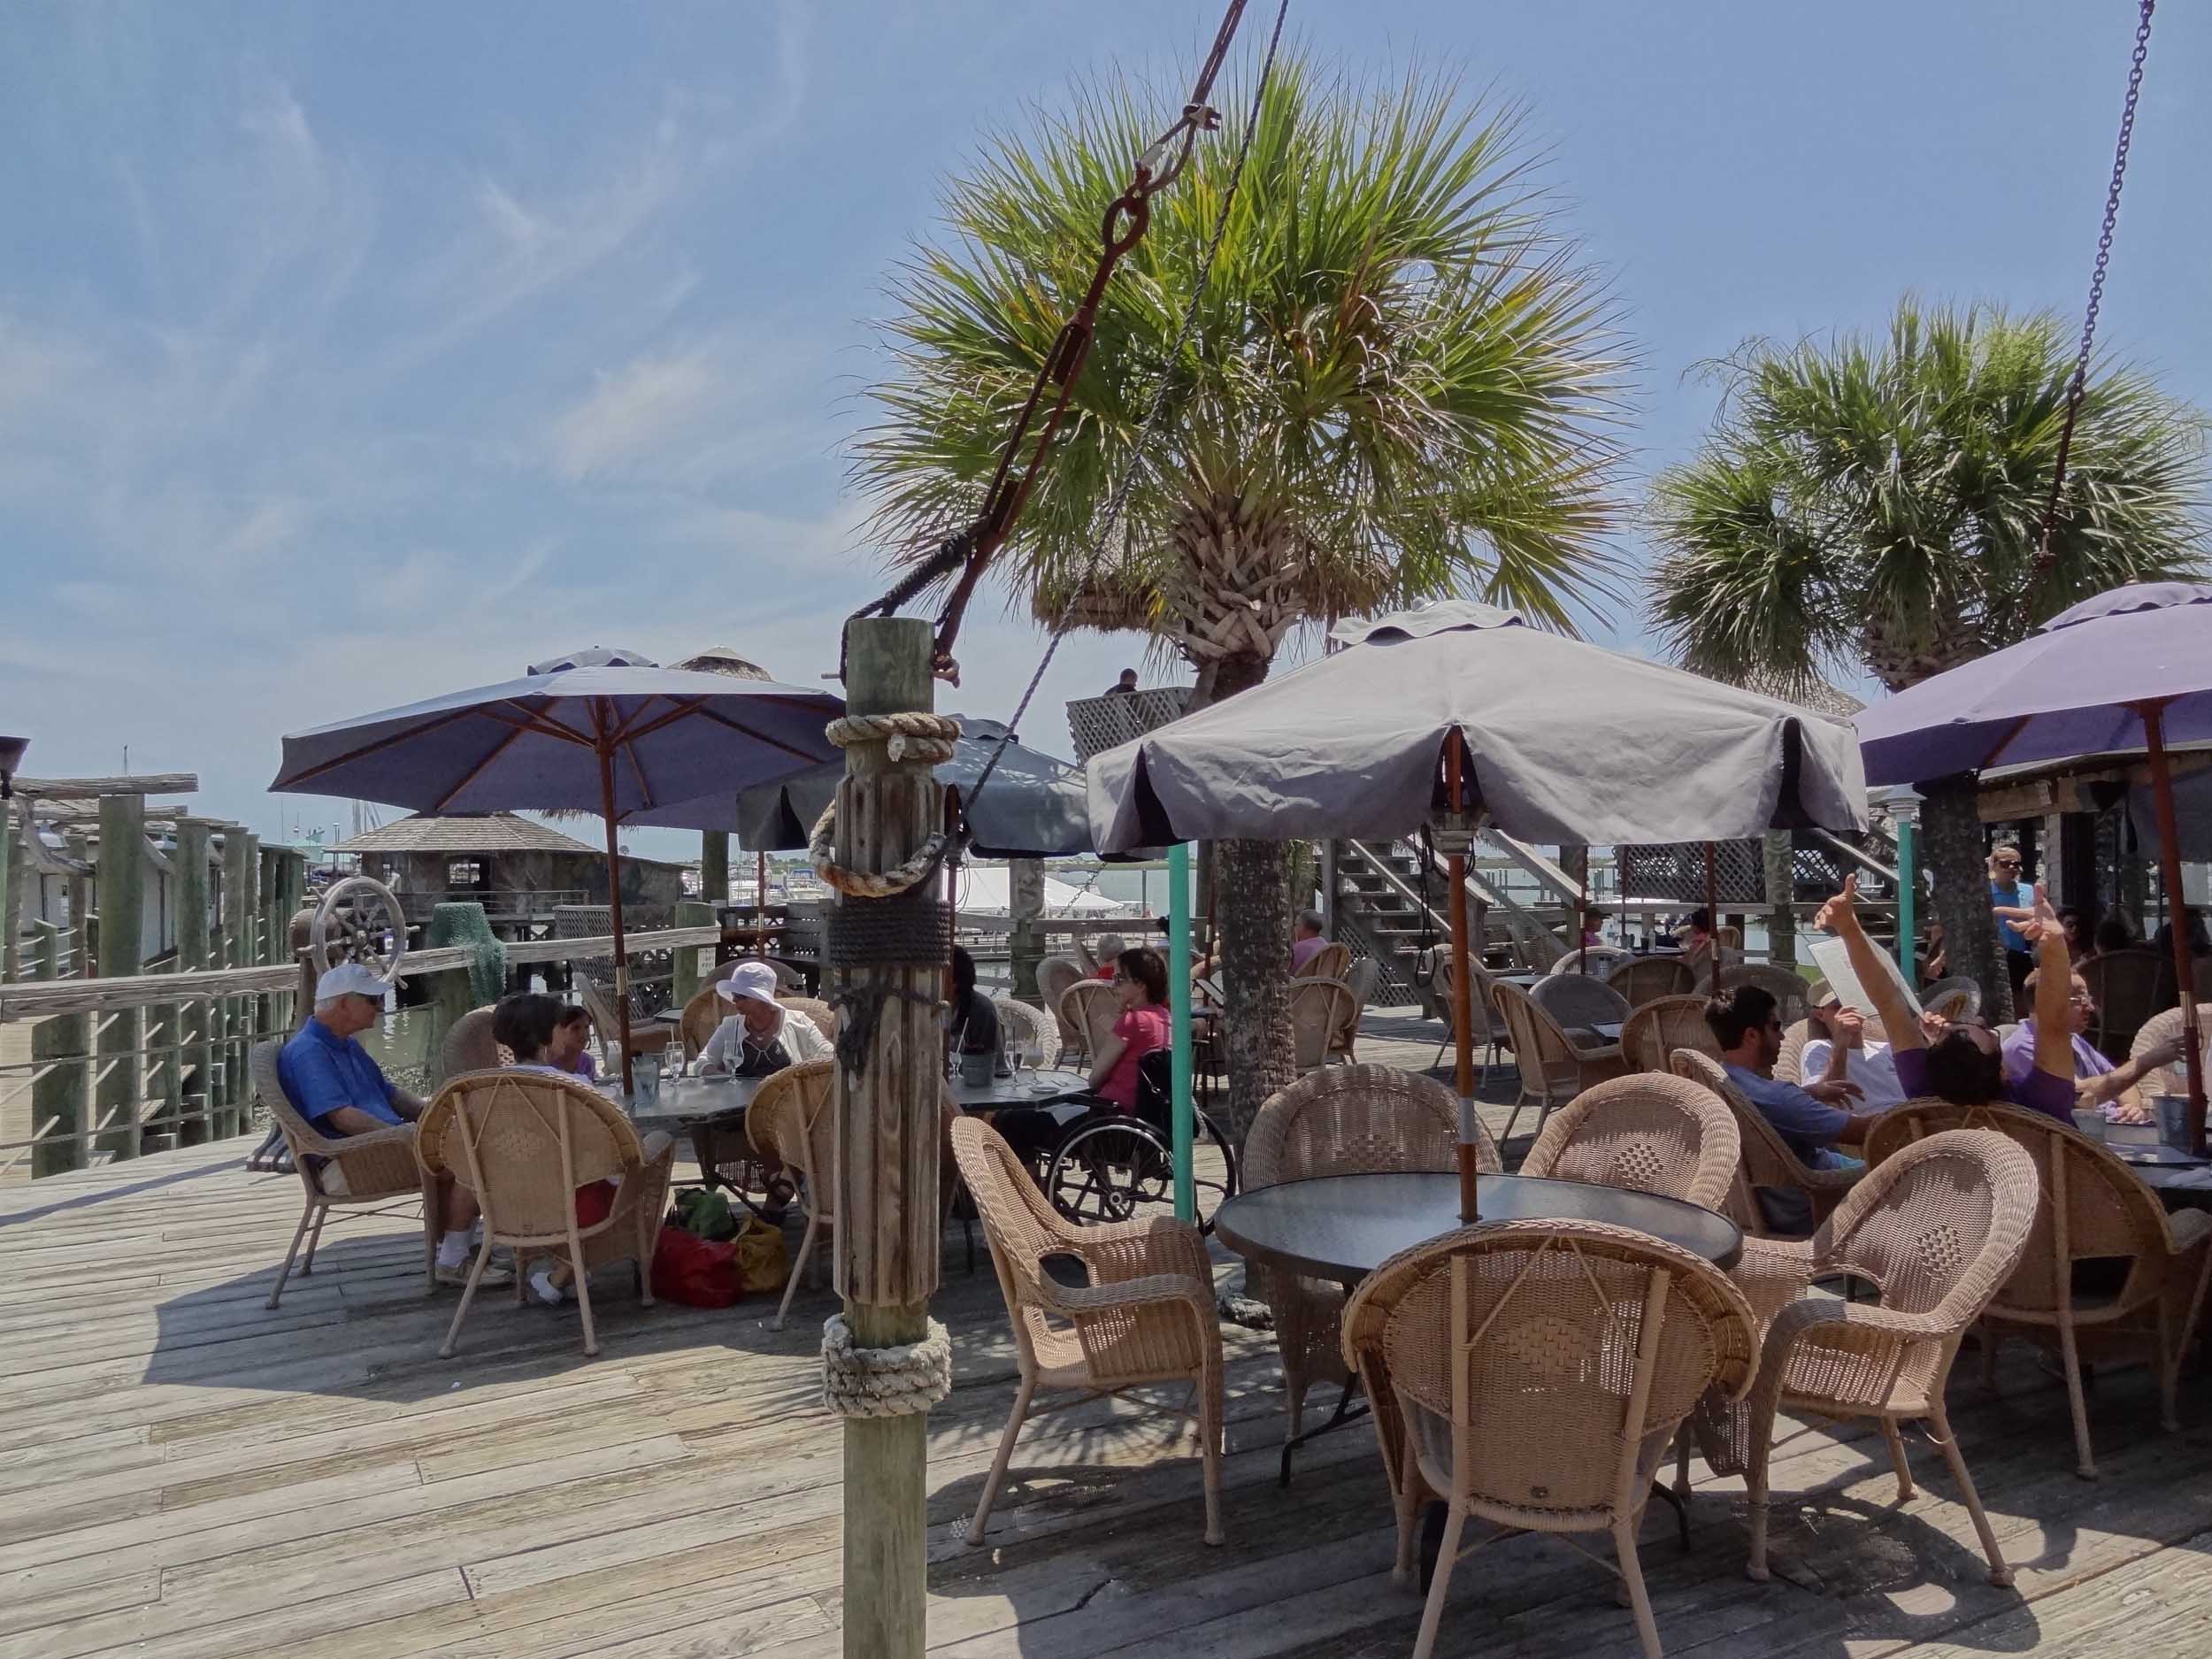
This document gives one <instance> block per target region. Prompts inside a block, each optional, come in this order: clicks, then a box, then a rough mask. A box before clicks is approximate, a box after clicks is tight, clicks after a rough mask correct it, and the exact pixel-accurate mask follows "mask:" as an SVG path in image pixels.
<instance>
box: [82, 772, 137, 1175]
mask: <svg viewBox="0 0 2212 1659" xmlns="http://www.w3.org/2000/svg"><path fill="white" fill-rule="evenodd" d="M145 848H146V797H145V796H144V795H102V796H101V797H100V856H99V862H98V864H97V865H96V879H98V881H99V883H100V972H101V973H102V974H104V975H105V976H106V977H107V978H109V979H128V978H132V977H134V976H135V975H136V974H137V973H138V972H139V971H140V970H141V969H142V967H143V966H144V965H145V922H146V854H145ZM145 1025H146V1021H145V1016H144V1015H143V1014H142V1012H141V1011H140V1010H137V1009H135V1008H119V1009H117V1010H115V1011H114V1012H113V1013H112V1014H110V1015H108V1016H107V1017H106V1018H104V1019H102V1020H101V1021H100V1022H99V1027H100V1029H99V1041H98V1048H99V1053H100V1069H99V1074H98V1076H99V1081H98V1083H97V1085H96V1087H94V1089H93V1092H92V1103H93V1108H94V1111H93V1116H94V1120H95V1121H96V1122H99V1123H104V1124H106V1125H107V1127H106V1128H105V1129H103V1130H102V1131H101V1132H100V1133H98V1134H97V1135H96V1136H95V1137H94V1139H93V1147H94V1149H95V1150H96V1151H100V1152H104V1153H106V1154H107V1155H108V1156H109V1157H111V1158H112V1159H116V1160H121V1159H124V1158H134V1157H136V1156H138V1118H139V1109H140V1108H141V1107H142V1105H143V1104H144V1103H145V1087H144V1079H145V1062H144V1059H143V1057H142V1056H141V1054H140V1053H139V1050H140V1049H141V1048H144V1047H145V1044H144V1041H142V1039H143V1036H144V1033H145Z"/></svg>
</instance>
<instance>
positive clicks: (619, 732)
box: [614, 697, 706, 743]
mask: <svg viewBox="0 0 2212 1659" xmlns="http://www.w3.org/2000/svg"><path fill="white" fill-rule="evenodd" d="M705 702H706V699H705V698H704V697H686V698H684V699H683V700H682V701H680V702H679V703H674V704H673V705H672V706H671V707H670V708H669V709H668V710H667V711H666V712H665V713H664V714H659V715H657V716H655V717H654V718H653V719H651V720H650V721H649V722H647V724H645V725H643V726H638V727H636V728H635V729H634V730H633V729H632V728H631V727H630V726H628V725H627V724H625V725H623V726H618V727H617V728H616V729H615V732H614V741H616V742H618V743H628V742H633V741H635V740H637V739H638V738H641V737H650V736H651V735H652V734H653V733H656V732H657V731H659V730H660V729H661V728H662V727H663V726H667V725H670V724H671V723H672V722H674V721H677V720H680V719H682V718H684V716H686V715H687V714H690V713H693V712H695V710H698V709H699V708H700V707H701V706H702V705H703V704H704V703H705ZM644 713H645V710H643V709H640V710H638V711H637V713H636V714H635V715H633V716H632V717H631V718H632V719H638V718H642V717H643V716H644Z"/></svg>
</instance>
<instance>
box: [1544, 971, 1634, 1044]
mask: <svg viewBox="0 0 2212 1659" xmlns="http://www.w3.org/2000/svg"><path fill="white" fill-rule="evenodd" d="M1528 1000H1529V1001H1530V1002H1533V1003H1535V1004H1536V1006H1537V1007H1539V1008H1540V1009H1542V1010H1544V1011H1545V1012H1546V1013H1547V1014H1549V1015H1550V1016H1551V1017H1552V1018H1554V1019H1555V1020H1557V1021H1558V1022H1559V1025H1560V1029H1561V1030H1563V1031H1564V1032H1566V1033H1568V1034H1569V1035H1571V1036H1573V1037H1576V1038H1577V1039H1578V1040H1579V1041H1585V1042H1588V1041H1596V1040H1597V1033H1596V1032H1595V1030H1594V1027H1596V1026H1598V1025H1622V1024H1624V1023H1625V1022H1626V1020H1627V1018H1628V1015H1629V1006H1628V999H1627V998H1626V997H1624V996H1623V995H1621V994H1620V993H1619V992H1618V991H1617V990H1615V989H1614V988H1613V987H1611V986H1609V985H1608V984H1606V982H1605V981H1604V980H1603V979H1599V978H1598V977H1597V976H1596V975H1595V974H1594V973H1563V972H1557V971H1555V972H1550V973H1548V974H1546V975H1545V976H1544V977H1543V978H1542V979H1539V980H1537V981H1536V983H1535V984H1534V985H1532V986H1531V987H1529V988H1528Z"/></svg>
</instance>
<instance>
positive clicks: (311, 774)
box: [270, 709, 481, 789]
mask: <svg viewBox="0 0 2212 1659" xmlns="http://www.w3.org/2000/svg"><path fill="white" fill-rule="evenodd" d="M480 712H481V710H476V709H455V710H451V711H449V712H448V713H445V714H442V715H440V716H438V717H437V718H435V719H434V720H426V721H425V722H423V724H421V725H420V726H409V727H408V728H407V729H406V730H405V731H403V732H394V733H390V734H389V735H388V736H385V737H380V738H378V739H377V740H376V741H374V742H373V743H364V744H363V745H362V746H361V747H360V748H359V749H348V750H347V751H346V752H345V753H344V754H342V755H336V756H333V757H331V758H330V759H328V760H324V761H318V762H317V763H316V764H314V765H312V766H310V767H309V768H308V769H307V770H306V771H305V772H297V773H294V774H291V775H289V776H286V777H281V778H280V779H279V780H277V781H276V782H275V783H273V784H272V785H271V786H270V787H271V788H281V789H297V788H298V787H300V785H302V784H303V783H305V782H306V781H307V780H309V779H311V778H319V777H321V776H322V775H323V773H325V772H330V771H332V770H334V768H336V767H339V766H342V765H344V764H347V763H348V762H349V761H356V760H362V759H365V758H366V757H368V756H371V755H373V754H375V753H377V752H378V751H379V750H380V749H389V748H390V747H391V746H392V745H393V744H395V743H403V742H405V741H407V740H408V739H409V738H411V737H420V736H421V735H422V734H423V733H425V732H434V731H436V730H437V729H438V728H439V727H440V726H450V725H451V724H452V723H453V722H454V721H456V720H457V719H459V718H462V717H463V716H464V715H468V714H476V713H480Z"/></svg>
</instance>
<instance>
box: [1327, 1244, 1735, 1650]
mask: <svg viewBox="0 0 2212 1659" xmlns="http://www.w3.org/2000/svg"><path fill="white" fill-rule="evenodd" d="M1375 1302H1385V1303H1387V1304H1389V1305H1390V1312H1389V1313H1388V1315H1387V1317H1384V1318H1382V1319H1379V1320H1378V1319H1376V1318H1374V1317H1371V1315H1370V1314H1369V1313H1368V1311H1367V1310H1368V1308H1369V1307H1370V1305H1371V1304H1372V1303H1375ZM1378 1326H1379V1333H1378ZM1756 1349H1757V1334H1756V1329H1755V1322H1754V1318H1753V1316H1752V1310H1751V1308H1750V1305H1749V1304H1748V1303H1747V1302H1746V1301H1745V1299H1744V1295H1743V1293H1742V1292H1741V1291H1740V1290H1738V1289H1737V1288H1736V1286H1734V1285H1732V1284H1731V1283H1730V1282H1729V1280H1728V1279H1727V1277H1726V1276H1725V1275H1724V1274H1723V1273H1722V1272H1721V1271H1720V1270H1719V1269H1718V1268H1717V1267H1715V1266H1713V1265H1712V1264H1711V1263H1709V1262H1706V1261H1704V1260H1703V1259H1702V1258H1701V1257H1699V1256H1694V1255H1693V1254H1692V1253H1691V1252H1689V1251H1687V1250H1685V1249H1681V1248H1678V1247H1677V1246H1674V1245H1671V1244H1666V1243H1663V1242H1662V1241H1661V1240H1657V1239H1654V1238H1652V1237H1650V1236H1648V1235H1647V1234H1644V1233H1635V1232H1632V1231H1631V1230H1630V1229H1628V1228H1625V1227H1613V1226H1606V1225H1600V1224H1595V1223H1579V1224H1566V1223H1559V1222H1520V1221H1514V1222H1492V1223H1489V1224H1487V1225H1480V1226H1475V1227H1469V1228H1466V1229H1464V1230H1463V1231H1461V1232H1457V1233H1447V1234H1445V1235H1444V1236H1443V1237H1442V1238H1440V1239H1433V1240H1430V1241H1429V1242H1428V1243H1426V1244H1423V1245H1419V1246H1417V1247H1416V1248H1413V1249H1410V1250H1407V1251H1404V1252H1402V1253H1401V1254H1399V1255H1397V1256H1393V1257H1392V1258H1391V1259H1390V1260H1389V1261H1387V1262H1385V1263H1383V1264H1382V1266H1381V1267H1380V1268H1379V1269H1377V1270H1376V1271H1375V1273H1374V1274H1373V1275H1372V1276H1371V1278H1369V1279H1367V1280H1366V1281H1365V1282H1364V1283H1363V1284H1362V1285H1361V1286H1360V1287H1359V1288H1358V1289H1357V1290H1356V1291H1355V1292H1354V1293H1353V1294H1352V1300H1351V1302H1350V1304H1349V1305H1348V1307H1347V1309H1346V1310H1345V1350H1346V1352H1345V1358H1346V1360H1347V1362H1348V1363H1352V1364H1356V1366H1357V1367H1358V1368H1359V1371H1360V1373H1361V1376H1362V1379H1363V1380H1364V1382H1365V1383H1366V1385H1367V1388H1368V1392H1369V1393H1370V1394H1372V1395H1374V1396H1376V1397H1377V1398H1378V1399H1380V1398H1382V1397H1384V1396H1385V1395H1389V1396H1391V1397H1392V1398H1393V1400H1394V1404H1395V1407H1396V1418H1397V1421H1398V1424H1399V1425H1400V1426H1399V1427H1398V1428H1397V1429H1396V1430H1395V1431H1394V1432H1381V1433H1379V1436H1378V1439H1379V1443H1380V1445H1381V1446H1382V1448H1383V1449H1384V1452H1385V1455H1386V1456H1387V1455H1390V1454H1391V1453H1392V1451H1393V1450H1395V1452H1396V1455H1397V1456H1398V1458H1399V1467H1398V1471H1397V1472H1396V1474H1395V1476H1394V1479H1393V1480H1392V1489H1393V1493H1394V1497H1395V1499H1396V1502H1397V1511H1398V1569H1399V1574H1400V1576H1401V1577H1402V1576H1403V1575H1404V1573H1405V1571H1406V1570H1407V1569H1408V1568H1409V1566H1410V1564H1411V1562H1412V1557H1413V1551H1414V1537H1415V1533H1416V1532H1417V1530H1418V1525H1419V1521H1418V1517H1419V1516H1420V1512H1421V1509H1422V1506H1423V1504H1424V1502H1427V1501H1431V1500H1434V1499H1440V1500H1441V1501H1442V1502H1444V1503H1445V1504H1446V1505H1447V1506H1448V1507H1447V1510H1446V1515H1445V1521H1444V1537H1443V1547H1442V1548H1441V1549H1440V1551H1439V1553H1438V1555H1437V1558H1436V1571H1435V1575H1434V1577H1433V1578H1432V1579H1431V1580H1430V1584H1429V1594H1428V1605H1427V1609H1426V1611H1425V1614H1424V1615H1423V1617H1422V1620H1421V1632H1420V1635H1419V1637H1418V1638H1417V1640H1416V1641H1415V1643H1414V1647H1413V1654H1414V1659H1428V1655H1429V1654H1430V1652H1431V1651H1432V1649H1433V1648H1434V1647H1435V1645H1436V1636H1437V1630H1438V1627H1439V1625H1440V1624H1441V1622H1442V1619H1443V1614H1444V1604H1445V1601H1446V1600H1447V1599H1448V1596H1449V1594H1450V1591H1451V1580H1452V1569H1453V1567H1454V1565H1455V1563H1457V1561H1458V1559H1459V1556H1460V1553H1461V1552H1460V1548H1459V1540H1460V1533H1461V1531H1462V1530H1463V1527H1464V1526H1465V1525H1466V1522H1467V1518H1468V1517H1470V1516H1476V1517H1480V1518H1481V1519H1483V1520H1486V1521H1489V1522H1493V1523H1494V1524H1495V1525H1497V1526H1498V1528H1499V1529H1500V1532H1499V1533H1498V1534H1496V1536H1502V1535H1503V1533H1504V1532H1508V1531H1526V1532H1553V1533H1571V1532H1611V1534H1612V1535H1613V1543H1614V1549H1615V1552H1616V1554H1617V1558H1618V1561H1619V1566H1618V1569H1617V1571H1618V1572H1619V1574H1620V1577H1621V1580H1622V1582H1623V1585H1624V1586H1625V1588H1626V1590H1627V1593H1628V1599H1629V1605H1630V1607H1631V1608H1632V1609H1633V1613H1634V1617H1635V1622H1636V1630H1637V1634H1638V1636H1639V1637H1640V1639H1641V1641H1642V1645H1643V1650H1644V1653H1645V1655H1647V1659H1659V1655H1660V1647H1659V1632H1658V1629H1657V1626H1656V1625H1655V1623H1654V1622H1653V1619H1652V1614H1651V1601H1650V1598H1649V1597H1648V1596H1647V1594H1645V1590H1644V1581H1643V1573H1642V1571H1641V1569H1640V1565H1639V1563H1638V1561H1637V1555H1636V1524H1637V1522H1638V1520H1639V1519H1640V1517H1641V1516H1642V1514H1643V1509H1644V1505H1645V1502H1647V1499H1648V1497H1649V1494H1650V1490H1651V1478H1652V1475H1653V1474H1654V1472H1655V1471H1656V1470H1657V1469H1658V1467H1659V1465H1660V1463H1661V1461H1662V1460H1663V1458H1664V1457H1665V1455H1666V1451H1667V1447H1668V1445H1669V1443H1670V1442H1671V1440H1672V1439H1673V1436H1674V1434H1675V1432H1676V1430H1677V1429H1678V1426H1679V1425H1680V1424H1681V1423H1682V1420H1683V1419H1684V1418H1685V1417H1687V1416H1688V1415H1689V1413H1690V1411H1691V1410H1692V1409H1694V1407H1695V1406H1696V1405H1697V1403H1698V1402H1699V1400H1700V1399H1701V1397H1703V1396H1704V1395H1705V1394H1707V1393H1708V1391H1709V1390H1713V1389H1718V1390H1719V1391H1720V1392H1721V1393H1722V1394H1724V1395H1725V1396H1727V1397H1730V1398H1736V1397H1740V1395H1741V1394H1743V1392H1744V1390H1745V1389H1746V1388H1747V1386H1749V1385H1750V1382H1751V1379H1752V1370H1753V1361H1754V1358H1755V1355H1756ZM1394 1443H1395V1444H1394ZM1485 1541H1489V1540H1485ZM1478 1548H1479V1546H1478ZM1593 1559H1596V1557H1594V1556H1593Z"/></svg>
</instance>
